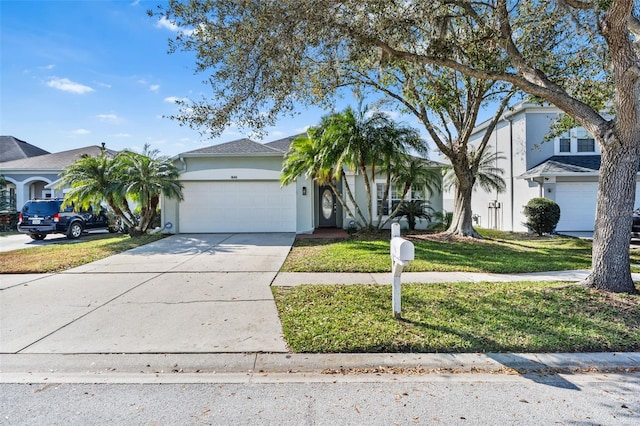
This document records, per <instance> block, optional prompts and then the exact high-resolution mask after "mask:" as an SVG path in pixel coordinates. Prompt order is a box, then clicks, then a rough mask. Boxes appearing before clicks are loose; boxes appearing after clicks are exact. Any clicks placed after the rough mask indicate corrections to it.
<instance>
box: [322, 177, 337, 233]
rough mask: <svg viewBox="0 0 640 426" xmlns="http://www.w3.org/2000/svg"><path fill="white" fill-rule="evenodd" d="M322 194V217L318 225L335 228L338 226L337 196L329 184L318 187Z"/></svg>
mask: <svg viewBox="0 0 640 426" xmlns="http://www.w3.org/2000/svg"><path fill="white" fill-rule="evenodd" d="M318 194H320V200H319V201H320V202H319V203H318V205H319V208H320V215H319V216H320V218H319V220H318V227H320V228H335V227H336V207H337V206H336V196H335V194H334V193H333V191H332V190H331V187H329V186H321V187H319V188H318Z"/></svg>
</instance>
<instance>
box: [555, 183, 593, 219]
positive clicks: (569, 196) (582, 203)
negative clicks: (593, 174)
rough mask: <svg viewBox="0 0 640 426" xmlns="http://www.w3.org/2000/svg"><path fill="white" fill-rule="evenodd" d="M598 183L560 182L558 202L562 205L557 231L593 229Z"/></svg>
mask: <svg viewBox="0 0 640 426" xmlns="http://www.w3.org/2000/svg"><path fill="white" fill-rule="evenodd" d="M597 191H598V184H597V183H595V182H593V183H591V182H580V183H558V184H557V185H556V203H558V205H559V206H560V222H558V226H556V230H557V231H593V227H594V224H595V220H596V199H597Z"/></svg>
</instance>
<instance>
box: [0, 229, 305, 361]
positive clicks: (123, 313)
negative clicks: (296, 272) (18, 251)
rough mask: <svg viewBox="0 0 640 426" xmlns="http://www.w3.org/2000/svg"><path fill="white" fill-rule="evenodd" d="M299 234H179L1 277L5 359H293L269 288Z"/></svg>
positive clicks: (0, 346)
mask: <svg viewBox="0 0 640 426" xmlns="http://www.w3.org/2000/svg"><path fill="white" fill-rule="evenodd" d="M293 240H294V234H198V235H195V234H193V235H175V236H171V237H168V238H165V239H162V240H160V241H157V242H155V243H152V244H148V245H146V246H143V247H139V248H137V249H134V250H130V251H128V252H125V253H121V254H118V255H115V256H111V257H109V258H106V259H103V260H100V261H97V262H93V263H89V264H86V265H83V266H80V267H78V268H74V269H70V270H68V271H66V272H63V273H59V274H52V275H2V276H0V282H1V285H0V288H1V290H0V312H1V315H2V316H1V319H2V321H1V324H0V352H1V353H63V354H67V353H68V354H78V353H94V354H99V353H227V352H287V347H286V344H285V341H284V338H283V336H282V327H281V324H280V320H279V317H278V314H277V311H276V306H275V302H274V300H273V296H272V294H271V290H270V288H269V286H270V284H271V282H272V281H273V280H274V278H275V276H276V274H277V272H278V270H279V269H280V267H281V266H282V263H283V262H284V260H285V258H286V256H287V254H288V253H289V250H290V249H291V244H292V243H293Z"/></svg>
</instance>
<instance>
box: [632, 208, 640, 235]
mask: <svg viewBox="0 0 640 426" xmlns="http://www.w3.org/2000/svg"><path fill="white" fill-rule="evenodd" d="M631 234H632V235H633V236H634V237H640V209H636V210H634V211H633V224H632V225H631Z"/></svg>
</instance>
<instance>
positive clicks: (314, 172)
mask: <svg viewBox="0 0 640 426" xmlns="http://www.w3.org/2000/svg"><path fill="white" fill-rule="evenodd" d="M327 119H328V118H323V120H322V123H325V124H326V120H327ZM322 123H321V125H320V126H318V127H311V128H310V129H309V130H307V134H306V135H301V136H298V137H297V138H295V139H294V140H293V141H292V142H291V146H290V147H289V151H288V152H287V153H286V154H285V156H284V160H283V165H282V173H281V175H280V182H281V183H282V185H283V186H285V185H289V184H291V183H294V182H295V181H296V180H297V179H298V178H299V177H300V176H305V177H306V178H307V179H311V180H313V181H314V182H315V183H317V184H318V185H327V186H329V187H330V188H331V190H332V192H333V193H334V194H335V196H336V199H337V200H338V202H339V203H340V205H341V206H342V207H343V208H344V209H345V211H346V212H347V214H348V215H349V216H351V217H353V218H354V220H356V222H357V223H358V225H359V226H360V227H361V226H363V223H364V222H362V223H361V219H362V217H361V218H358V217H357V216H355V215H354V214H353V212H352V211H351V209H350V208H349V205H348V204H347V203H346V201H345V200H344V198H343V196H342V193H341V192H340V191H339V190H338V187H337V186H336V179H339V178H340V177H341V174H340V173H339V172H336V169H337V167H336V165H335V163H336V158H335V155H334V153H333V152H331V151H330V150H328V149H326V147H325V146H323V144H325V143H326V139H325V138H323V133H324V129H325V126H323V124H322ZM344 183H345V187H346V188H347V192H348V193H349V194H350V196H351V198H352V199H353V194H352V193H351V189H350V188H349V184H348V182H346V181H345V182H344ZM354 205H356V206H357V204H355V203H354Z"/></svg>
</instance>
